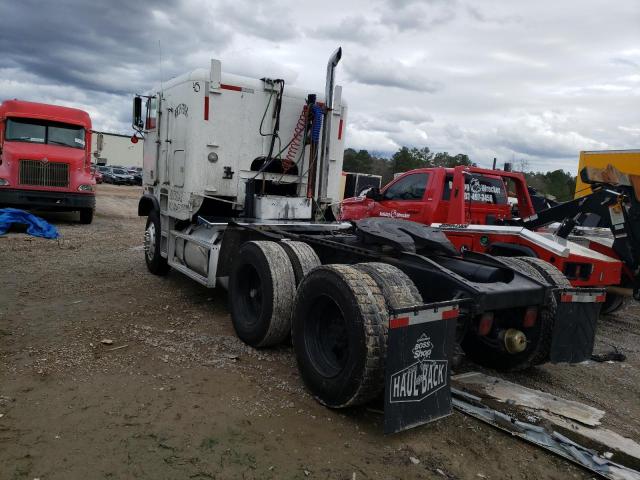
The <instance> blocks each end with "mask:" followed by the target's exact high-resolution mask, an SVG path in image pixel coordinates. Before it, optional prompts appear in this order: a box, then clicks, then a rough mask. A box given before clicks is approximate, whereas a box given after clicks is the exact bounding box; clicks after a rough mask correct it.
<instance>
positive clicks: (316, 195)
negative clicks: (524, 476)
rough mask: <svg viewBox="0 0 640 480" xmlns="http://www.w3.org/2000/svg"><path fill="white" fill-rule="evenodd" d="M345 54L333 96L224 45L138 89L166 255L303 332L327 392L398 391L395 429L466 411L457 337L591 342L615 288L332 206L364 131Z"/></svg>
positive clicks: (318, 389)
mask: <svg viewBox="0 0 640 480" xmlns="http://www.w3.org/2000/svg"><path fill="white" fill-rule="evenodd" d="M341 55H342V50H341V49H338V50H336V52H334V54H333V55H332V56H331V58H330V59H329V62H328V66H327V81H326V87H325V92H324V95H322V96H321V95H318V94H317V93H316V92H311V91H306V90H300V89H295V88H291V87H289V86H286V85H285V82H284V81H282V80H280V79H270V78H262V79H251V78H245V77H240V76H234V75H228V74H225V73H223V72H222V68H221V62H220V61H217V60H212V61H211V64H210V68H209V69H202V70H194V71H192V72H189V73H187V74H185V75H182V76H180V77H177V78H175V79H173V80H171V81H169V82H166V83H164V84H163V85H162V86H161V87H159V88H157V89H155V90H153V91H150V92H148V93H147V94H145V95H139V96H136V97H135V98H134V104H133V105H134V108H133V126H134V128H135V129H136V130H137V135H138V137H143V138H144V174H143V184H144V195H143V197H142V198H141V199H140V202H139V207H138V213H139V215H141V216H147V217H148V218H147V224H146V230H145V235H144V248H145V260H146V264H147V267H148V269H149V271H150V272H152V273H154V274H157V275H164V274H166V273H167V272H168V271H169V269H174V270H177V271H179V272H181V273H183V274H185V275H187V276H189V277H191V278H192V279H194V280H196V281H197V282H199V283H201V284H203V285H205V286H207V287H211V288H213V287H216V286H218V285H220V286H222V287H223V288H226V289H227V290H228V293H229V305H230V311H231V319H232V323H233V326H234V329H235V331H236V333H237V335H238V336H239V337H240V339H241V340H243V341H244V342H246V343H247V344H249V345H252V346H254V347H268V346H272V345H276V344H278V343H281V342H283V341H285V340H286V339H287V338H289V336H291V338H292V342H293V346H294V350H295V355H296V360H297V362H298V366H299V370H300V374H301V377H302V379H303V380H304V383H305V384H306V386H307V387H308V388H309V390H310V391H311V392H312V393H313V395H314V396H315V397H316V398H317V399H318V400H319V401H320V402H322V403H323V404H325V405H327V406H329V407H332V408H340V407H346V406H350V405H358V404H362V403H365V402H368V401H370V400H372V399H375V398H379V397H380V396H381V395H383V394H384V404H385V407H384V410H385V431H387V432H394V431H398V430H401V429H404V428H408V427H410V426H415V425H418V424H420V423H424V422H426V421H429V420H433V419H435V418H439V417H441V416H443V415H446V414H448V413H450V411H451V401H450V392H449V387H448V385H449V384H448V379H449V374H450V361H451V355H452V352H453V348H454V344H456V343H460V342H462V345H463V346H464V348H465V353H466V354H467V355H468V356H469V357H471V358H472V359H473V360H474V361H476V362H479V363H482V364H484V365H488V366H491V367H495V368H502V369H523V368H527V367H529V366H532V365H537V364H541V363H545V362H549V361H551V362H580V361H583V360H585V359H586V358H588V357H589V356H590V354H591V350H592V347H593V341H594V332H595V328H594V326H595V322H596V319H597V317H598V312H599V308H600V306H599V304H598V303H596V301H595V299H596V298H598V295H600V294H601V293H602V292H601V291H600V290H595V289H580V290H579V289H570V288H569V289H568V288H565V287H564V285H565V283H564V282H561V281H559V280H558V278H559V277H558V275H560V276H561V274H560V273H559V272H558V271H557V270H556V271H553V272H551V274H548V275H543V274H541V273H540V272H539V271H538V270H536V269H535V268H532V267H531V265H529V264H527V263H526V262H518V261H517V260H514V259H508V260H504V259H501V258H499V257H490V256H487V255H481V254H475V253H471V252H459V251H458V250H456V249H455V248H454V247H453V245H452V244H451V243H450V242H449V241H448V240H447V239H446V237H445V236H444V234H443V233H442V232H441V231H438V230H437V229H434V228H430V227H426V226H424V225H419V224H416V223H412V222H408V221H404V220H398V219H390V218H386V219H385V218H369V219H365V220H361V221H358V222H354V223H339V222H335V221H332V220H333V218H331V209H330V208H329V207H330V205H331V204H332V203H333V202H335V201H338V200H339V197H338V190H339V183H340V177H341V171H342V156H343V150H344V140H345V134H346V115H347V108H346V103H345V101H344V99H343V98H342V89H341V88H340V87H339V86H335V85H334V76H335V68H336V66H337V64H338V62H339V61H340V58H341ZM143 106H144V107H145V108H144V110H145V111H144V115H143ZM545 268H547V269H549V270H553V269H554V268H555V267H553V266H551V265H547V267H545ZM554 279H555V280H554ZM569 290H571V291H572V292H574V293H579V295H578V294H576V295H573V296H572V295H567V293H568V291H569ZM577 290H579V291H577ZM572 298H576V299H578V298H579V299H580V301H572V300H571V299H572ZM567 299H569V300H567ZM463 340H464V341H463Z"/></svg>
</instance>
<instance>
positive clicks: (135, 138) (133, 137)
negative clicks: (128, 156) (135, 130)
mask: <svg viewBox="0 0 640 480" xmlns="http://www.w3.org/2000/svg"><path fill="white" fill-rule="evenodd" d="M131 143H138V137H136V136H135V135H132V136H131Z"/></svg>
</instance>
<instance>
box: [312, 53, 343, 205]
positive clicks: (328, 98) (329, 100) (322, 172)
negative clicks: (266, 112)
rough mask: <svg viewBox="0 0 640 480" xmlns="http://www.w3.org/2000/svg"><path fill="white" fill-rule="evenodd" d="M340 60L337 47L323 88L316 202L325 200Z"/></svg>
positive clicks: (330, 59)
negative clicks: (335, 85) (334, 90)
mask: <svg viewBox="0 0 640 480" xmlns="http://www.w3.org/2000/svg"><path fill="white" fill-rule="evenodd" d="M341 58H342V47H338V48H337V49H336V51H335V52H333V54H332V55H331V57H329V62H328V63H327V80H326V83H325V87H324V101H325V106H326V114H325V117H324V123H323V125H322V150H321V152H320V162H319V167H320V168H319V169H318V170H319V178H318V195H317V199H318V202H322V201H323V200H324V199H326V198H327V188H328V181H329V149H330V147H331V117H332V112H333V87H334V81H335V71H336V67H337V66H338V62H340V59H341Z"/></svg>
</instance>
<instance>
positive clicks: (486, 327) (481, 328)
mask: <svg viewBox="0 0 640 480" xmlns="http://www.w3.org/2000/svg"><path fill="white" fill-rule="evenodd" d="M492 326H493V312H487V313H484V314H482V317H480V323H479V324H478V335H480V336H481V337H484V336H486V335H489V332H490V331H491V327H492Z"/></svg>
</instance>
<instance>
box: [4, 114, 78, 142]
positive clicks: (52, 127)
mask: <svg viewBox="0 0 640 480" xmlns="http://www.w3.org/2000/svg"><path fill="white" fill-rule="evenodd" d="M5 139H6V140H7V141H13V142H29V143H47V144H51V145H62V146H65V147H72V148H80V149H84V144H85V132H84V128H82V127H80V126H77V125H69V124H66V123H58V122H48V121H46V120H35V119H34V120H32V119H26V118H9V119H8V120H7V129H6V132H5Z"/></svg>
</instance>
